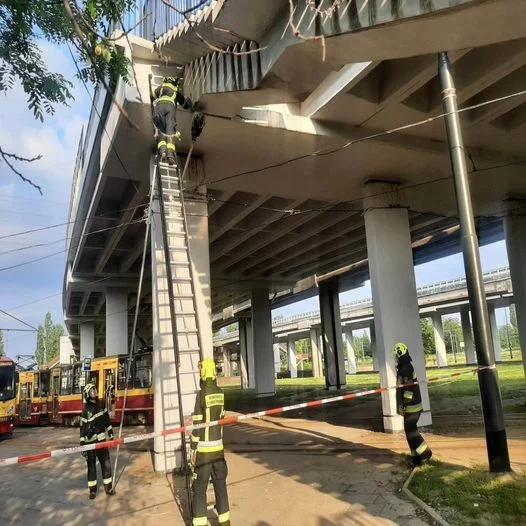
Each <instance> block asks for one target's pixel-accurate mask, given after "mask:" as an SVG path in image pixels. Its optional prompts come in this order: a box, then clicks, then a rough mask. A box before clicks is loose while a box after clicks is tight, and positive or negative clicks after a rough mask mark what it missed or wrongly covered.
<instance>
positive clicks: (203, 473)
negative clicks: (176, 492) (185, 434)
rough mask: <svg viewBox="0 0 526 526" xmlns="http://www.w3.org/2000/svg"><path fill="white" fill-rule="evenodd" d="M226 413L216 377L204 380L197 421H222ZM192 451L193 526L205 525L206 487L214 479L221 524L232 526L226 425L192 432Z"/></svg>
mask: <svg viewBox="0 0 526 526" xmlns="http://www.w3.org/2000/svg"><path fill="white" fill-rule="evenodd" d="M224 414H225V398H224V394H223V391H222V390H221V389H220V388H219V387H218V386H217V382H216V380H206V381H201V391H199V393H197V398H196V401H195V410H194V416H193V422H194V424H202V423H205V422H212V421H214V420H220V419H221V418H223V417H224ZM191 439H192V451H196V452H197V458H196V463H195V469H194V479H193V483H192V489H193V499H192V507H193V513H194V517H193V526H206V525H207V524H208V521H207V518H206V489H207V486H208V481H209V480H210V478H212V483H213V485H214V492H215V497H216V510H217V514H218V516H219V524H221V525H222V526H230V509H229V506H228V493H227V487H226V477H227V475H228V468H227V465H226V462H225V455H224V448H223V426H213V427H207V428H205V429H196V430H194V431H192V437H191Z"/></svg>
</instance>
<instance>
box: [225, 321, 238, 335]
mask: <svg viewBox="0 0 526 526" xmlns="http://www.w3.org/2000/svg"><path fill="white" fill-rule="evenodd" d="M238 327H239V326H238V324H237V323H231V324H230V325H227V327H226V332H229V333H230V332H236V331H237V329H238Z"/></svg>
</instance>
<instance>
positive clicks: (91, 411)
mask: <svg viewBox="0 0 526 526" xmlns="http://www.w3.org/2000/svg"><path fill="white" fill-rule="evenodd" d="M106 435H107V436H108V437H109V438H110V440H111V439H113V428H112V426H111V422H110V416H109V414H108V410H107V409H106V408H105V407H102V405H101V404H100V403H99V400H98V393H97V388H96V387H95V384H93V383H88V384H87V385H86V386H85V387H84V410H83V411H82V416H81V417H80V445H81V446H84V445H86V444H99V443H101V442H106ZM83 456H84V457H85V458H86V460H87V463H88V488H89V498H90V499H94V498H95V497H96V496H97V458H98V459H99V463H100V467H101V470H102V481H103V484H104V490H105V491H106V494H107V495H114V494H115V490H114V489H113V478H112V476H111V463H110V453H109V451H108V449H95V450H90V451H84V452H83Z"/></svg>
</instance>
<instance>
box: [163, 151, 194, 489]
mask: <svg viewBox="0 0 526 526" xmlns="http://www.w3.org/2000/svg"><path fill="white" fill-rule="evenodd" d="M155 177H156V183H157V193H158V195H159V205H160V215H161V228H162V236H163V245H164V258H165V264H166V278H167V281H168V284H167V285H168V287H167V290H168V299H169V302H170V316H171V327H172V337H173V346H174V358H175V364H176V380H177V396H178V401H179V418H180V425H181V426H183V425H184V424H185V419H187V418H189V417H190V416H191V415H192V413H193V410H194V404H195V395H196V393H197V391H198V389H199V367H198V364H199V361H200V360H201V357H202V342H201V334H200V330H199V328H200V325H199V313H198V308H197V302H196V296H195V293H196V290H195V289H196V287H195V281H194V270H193V268H192V257H191V251H190V242H189V241H190V240H189V237H190V236H189V232H188V222H187V217H186V210H185V203H184V195H183V181H182V180H181V177H180V173H179V168H178V166H177V164H176V165H174V166H170V165H168V164H166V163H160V162H159V161H158V159H157V156H156V163H155ZM181 445H182V453H183V466H184V467H185V468H186V476H187V489H188V491H190V481H189V478H188V477H189V473H190V470H189V469H188V468H189V454H188V453H189V451H190V447H189V436H188V435H185V440H182V444H181ZM189 495H190V493H189Z"/></svg>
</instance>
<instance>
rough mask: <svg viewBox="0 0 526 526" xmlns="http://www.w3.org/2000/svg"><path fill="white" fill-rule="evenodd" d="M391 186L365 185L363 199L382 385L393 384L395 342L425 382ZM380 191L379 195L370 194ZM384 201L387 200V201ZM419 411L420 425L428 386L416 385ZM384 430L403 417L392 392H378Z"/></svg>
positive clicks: (405, 233)
mask: <svg viewBox="0 0 526 526" xmlns="http://www.w3.org/2000/svg"><path fill="white" fill-rule="evenodd" d="M386 190H387V191H388V192H395V191H396V188H395V187H393V186H391V185H374V188H373V187H372V185H371V186H368V191H370V194H369V195H371V197H370V198H367V199H366V200H365V203H364V208H365V209H366V212H365V232H366V238H367V253H368V257H369V274H370V277H371V288H372V296H373V310H374V325H375V329H376V340H377V354H378V362H379V366H380V382H381V386H382V387H394V386H395V385H396V366H395V358H394V356H393V353H392V349H393V346H394V344H395V343H396V342H404V343H406V344H407V346H408V347H409V352H410V354H411V357H412V359H413V365H414V368H415V372H416V374H417V376H418V379H419V380H420V381H422V382H423V381H425V380H426V368H425V358H424V347H423V343H422V333H421V329H420V318H419V311H418V301H417V294H416V283H415V273H414V267H413V253H412V247H411V235H410V230H409V218H408V214H407V209H406V208H394V207H392V206H391V205H392V202H391V199H392V197H393V194H392V193H389V194H385V192H386ZM377 193H383V195H382V196H381V197H380V198H379V199H378V198H375V197H372V196H373V195H374V194H377ZM388 199H389V202H387V200H388ZM420 390H421V393H422V404H423V407H424V412H423V413H422V415H421V417H420V420H419V424H420V425H429V424H431V412H430V409H429V394H428V390H427V384H425V383H422V384H421V385H420ZM382 409H383V421H384V430H385V431H388V432H392V431H401V430H402V429H403V419H402V417H401V416H399V415H398V414H397V402H396V390H395V389H390V390H389V391H387V392H385V393H383V394H382Z"/></svg>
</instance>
